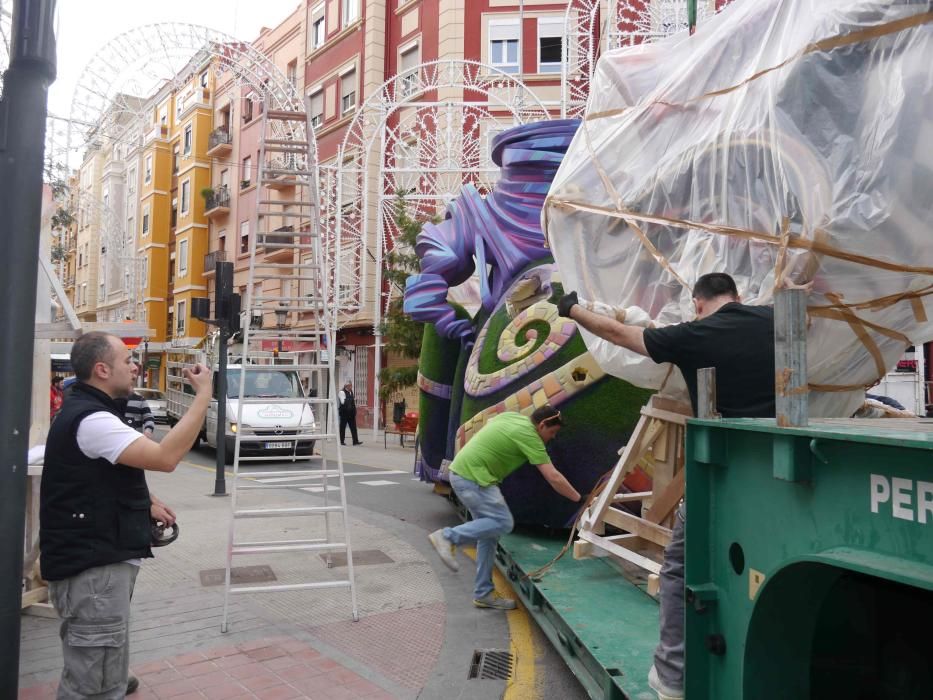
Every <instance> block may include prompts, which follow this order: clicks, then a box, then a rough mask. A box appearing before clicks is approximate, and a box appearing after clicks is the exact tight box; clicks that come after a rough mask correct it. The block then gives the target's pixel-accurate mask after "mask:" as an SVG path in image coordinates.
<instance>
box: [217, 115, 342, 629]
mask: <svg viewBox="0 0 933 700" xmlns="http://www.w3.org/2000/svg"><path fill="white" fill-rule="evenodd" d="M309 99H310V98H309ZM309 99H308V100H306V103H305V111H304V112H296V111H284V110H280V109H270V108H269V104H268V103H266V104H265V105H263V106H264V109H263V114H262V132H261V136H260V143H259V159H258V164H257V165H258V172H257V176H258V181H257V187H256V200H257V201H256V209H255V212H254V217H253V227H252V228H253V235H252V236H250V240H249V274H248V284H247V289H246V299H245V303H244V310H245V311H246V314H245V318H246V320H247V323H245V324H244V325H245V326H246V327H245V328H244V329H243V354H242V359H241V362H240V369H239V387H238V389H239V403H238V406H237V416H236V421H237V428H238V429H237V433H236V447H235V450H234V458H233V479H232V487H231V491H230V507H231V512H230V522H229V530H228V537H227V553H226V572H225V576H224V609H223V621H222V623H221V631H222V632H226V631H227V628H228V622H227V616H228V609H229V600H230V596H231V594H237V593H266V592H275V591H296V590H317V589H327V588H347V589H349V593H350V608H351V615H352V618H353V620H358V619H359V612H358V609H357V601H356V586H355V583H354V574H353V552H352V548H351V546H350V528H349V519H348V516H347V498H346V484H345V481H344V474H343V457H342V453H341V449H340V441H339V440H337V419H336V408H335V407H336V405H337V395H336V392H337V387H336V381H335V374H334V353H333V348H334V347H335V332H334V328H333V319H332V317H331V315H330V309H329V307H328V295H327V292H328V290H327V283H328V281H327V275H326V273H325V270H324V269H323V262H324V256H323V245H322V240H321V231H322V227H321V219H320V202H319V188H318V180H317V159H316V154H315V148H314V145H315V144H314V143H313V141H312V139H313V133H314V132H313V129H312V126H311V123H310V118H309V115H310V102H309ZM260 319H261V323H259V321H260ZM299 353H300V355H301V356H303V358H304V359H302V361H300V362H299V361H297V359H298V357H299ZM286 358H290V359H291V360H295V361H292V362H288V361H287V360H286ZM308 358H310V361H307V359H308ZM271 367H275V368H276V369H287V370H290V371H291V370H296V371H297V372H298V373H299V375H300V376H303V377H307V378H308V379H310V382H311V386H314V387H317V388H318V391H322V392H323V397H320V398H319V397H317V396H309V395H305V392H304V389H303V388H302V387H297V388H296V392H295V396H294V397H292V398H285V399H273V400H270V399H269V398H261V397H252V396H250V393H251V392H250V391H248V384H249V381H250V379H249V378H250V376H251V375H252V376H259V375H260V373H262V372H264V371H265V372H268V371H269V369H270V368H271ZM235 372H236V370H234V373H235ZM234 376H235V374H234ZM270 402H271V403H273V404H274V405H275V406H277V407H278V409H279V410H281V411H282V413H283V415H284V414H285V413H286V412H293V411H301V416H302V418H301V419H300V425H299V426H298V427H297V428H296V429H294V430H291V429H290V430H282V429H278V430H273V431H271V434H266V433H270V431H269V430H259V429H253V428H251V427H249V426H245V425H244V423H243V413H244V407H246V406H250V405H251V404H259V403H263V404H269V403H270ZM309 411H310V412H311V413H312V414H313V416H314V420H313V421H311V420H310V419H308V418H306V417H305V416H306V412H309ZM292 415H294V414H293V413H292ZM324 443H333V445H334V448H335V450H336V455H337V458H336V464H334V463H333V461H330V463H329V460H328V459H327V457H326V456H324V450H323V445H324ZM257 444H258V445H259V448H258V451H260V452H261V451H262V450H263V449H278V450H281V449H283V448H286V449H288V448H289V447H290V451H289V453H288V454H287V455H286V456H285V457H283V459H287V460H290V461H291V462H292V463H293V464H295V468H294V469H288V470H282V469H280V468H279V469H268V470H267V469H262V470H257V471H253V470H252V469H250V470H249V471H248V472H244V471H242V468H243V466H244V465H246V464H250V465H251V466H255V465H256V464H257V462H259V461H261V460H268V459H269V457H267V456H263V455H262V454H259V455H258V456H246V455H244V454H243V452H245V451H247V448H250V447H253V448H255V447H256V446H257ZM312 445H320V446H321V449H320V452H321V456H315V455H314V454H313V452H314V449H313V447H312ZM249 451H250V452H252V451H254V450H249ZM289 477H291V478H289ZM283 478H286V479H287V480H286V481H283V480H282V479H283ZM333 484H336V486H337V491H339V495H338V496H337V497H336V498H335V497H334V494H333V493H331V489H332V488H333ZM296 487H298V488H301V487H317V488H320V490H321V491H320V493H321V498H322V501H323V503H322V505H312V506H301V507H295V506H288V507H280V506H275V507H273V506H272V505H270V502H269V499H268V498H265V499H264V498H263V497H262V496H263V494H265V493H267V492H268V491H270V490H271V491H272V492H273V493H275V492H276V490H278V492H279V493H281V489H295V488H296ZM317 488H316V489H315V490H317ZM246 492H255V494H256V495H255V497H252V498H250V497H248V496H247V493H246ZM247 500H249V503H248V504H247V503H246V501H247ZM256 501H259V502H256ZM282 517H288V518H300V519H302V526H301V529H302V530H307V531H306V532H304V533H303V535H304V536H301V537H298V538H296V539H280V540H262V539H258V540H257V539H253V538H251V537H248V536H247V535H245V531H247V530H248V529H249V528H248V525H247V524H246V523H245V522H243V521H248V520H260V521H265V520H266V519H269V518H282ZM334 518H336V519H338V520H339V521H340V524H341V525H342V533H341V534H342V537H340V538H337V537H335V535H334V529H335V528H334V525H333V523H332V522H331V521H332V519H334ZM321 521H323V536H320V532H319V530H320V529H321ZM315 527H316V528H317V529H318V532H314V531H313V530H314V529H315ZM310 535H318V536H310ZM266 552H268V553H277V554H282V553H293V555H294V556H302V555H310V556H314V555H315V554H322V555H324V559H325V565H326V568H327V569H328V570H329V569H331V567H332V558H331V557H332V555H333V554H334V553H335V552H343V553H345V555H346V571H347V576H346V578H333V577H331V578H327V579H326V580H315V581H303V582H299V583H294V582H293V583H279V584H271V585H233V584H232V583H231V569H232V568H233V561H234V558H236V557H239V556H242V555H255V554H262V553H266Z"/></svg>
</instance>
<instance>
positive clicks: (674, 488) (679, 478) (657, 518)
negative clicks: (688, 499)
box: [644, 468, 687, 525]
mask: <svg viewBox="0 0 933 700" xmlns="http://www.w3.org/2000/svg"><path fill="white" fill-rule="evenodd" d="M686 472H687V470H686V469H683V468H681V469H680V471H678V472H677V473H676V474H674V478H673V479H672V480H671V483H669V484H668V485H667V488H666V489H664V492H663V493H660V494H658V495H657V496H655V498H654V503H652V504H651V508H650V509H649V510H648V513H647V514H645V516H644V518H645V520H647V521H648V522H649V523H654V524H655V525H657V524H659V523H662V522H664V521H665V520H667V518H668V516H669V515H670V514H671V513H672V512H673V511H674V508H676V507H677V504H678V503H680V499H681V498H683V497H684V478H685V477H686Z"/></svg>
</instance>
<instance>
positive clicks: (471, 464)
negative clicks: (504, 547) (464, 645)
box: [428, 405, 580, 610]
mask: <svg viewBox="0 0 933 700" xmlns="http://www.w3.org/2000/svg"><path fill="white" fill-rule="evenodd" d="M562 425H563V423H562V421H561V416H560V411H558V410H557V409H555V408H553V407H551V406H548V405H545V406H542V407H541V408H539V409H537V410H536V411H535V412H534V413H532V414H531V418H529V417H528V416H523V415H522V414H520V413H500V414H499V415H497V416H495V417H493V418H491V419H490V420H489V421H488V422H487V423H486V425H484V426H483V427H482V429H481V430H480V431H479V432H478V433H477V434H476V435H474V436H473V438H472V439H471V440H470V441H469V442H468V443H467V444H466V445H464V446H463V448H462V449H461V450H460V452H458V453H457V456H456V457H455V458H454V461H453V463H452V464H451V465H450V485H451V486H453V489H454V492H455V493H456V494H457V498H459V499H460V502H461V503H463V504H464V505H465V506H466V507H467V508H468V509H469V511H470V515H471V516H472V517H473V519H472V520H470V521H469V522H466V523H464V524H463V525H458V526H457V527H444V528H441V529H440V530H436V531H435V532H432V533H431V534H430V535H429V536H428V538H429V539H430V540H431V544H433V545H434V548H435V549H436V550H437V553H438V554H439V555H440V556H441V559H442V560H443V562H444V563H445V564H446V565H447V566H448V567H450V568H451V569H453V570H454V571H457V570H458V569H459V568H460V565H459V563H458V562H457V559H456V554H457V545H459V544H461V543H462V542H464V541H475V542H476V582H475V584H474V587H473V604H474V605H475V606H476V607H478V608H495V609H497V610H512V609H513V608H514V607H515V601H514V600H511V599H509V598H496V597H495V596H494V595H493V585H492V566H493V562H494V560H495V556H496V544H497V543H498V541H499V535H505V534H506V533H509V532H511V531H512V525H513V524H514V521H513V520H512V513H511V512H510V511H509V507H508V506H507V505H506V503H505V499H504V498H503V497H502V492H501V491H499V484H500V483H501V482H502V480H503V479H505V477H507V476H508V475H509V474H511V473H512V472H514V471H515V470H516V469H518V468H519V467H521V466H522V465H523V464H525V463H526V462H528V463H530V464H534V465H535V466H537V467H538V470H539V471H540V472H541V474H542V476H544V478H545V479H546V480H547V482H548V483H549V484H550V485H551V488H553V489H554V490H555V491H557V493H559V494H560V495H561V496H564V497H565V498H569V499H570V500H571V501H574V502H578V501H580V494H579V492H578V491H577V490H576V489H575V488H574V487H573V486H571V484H570V482H569V481H567V479H566V478H565V477H564V475H563V474H561V473H560V472H559V471H557V469H556V468H555V467H554V465H553V464H552V463H551V458H550V457H548V454H547V451H546V450H545V448H544V445H545V444H546V443H548V442H550V441H551V440H553V439H554V436H555V435H557V432H558V431H559V430H560V428H561V426H562Z"/></svg>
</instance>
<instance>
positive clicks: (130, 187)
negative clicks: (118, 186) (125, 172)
mask: <svg viewBox="0 0 933 700" xmlns="http://www.w3.org/2000/svg"><path fill="white" fill-rule="evenodd" d="M126 189H127V194H135V192H136V168H130V176H129V177H128V178H127V180H126Z"/></svg>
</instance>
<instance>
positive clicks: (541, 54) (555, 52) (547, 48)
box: [538, 17, 564, 73]
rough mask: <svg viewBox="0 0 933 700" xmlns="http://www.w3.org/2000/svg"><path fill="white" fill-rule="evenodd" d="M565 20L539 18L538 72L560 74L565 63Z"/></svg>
mask: <svg viewBox="0 0 933 700" xmlns="http://www.w3.org/2000/svg"><path fill="white" fill-rule="evenodd" d="M563 43H564V20H563V18H558V17H539V18H538V72H539V73H560V67H561V63H562V61H563Z"/></svg>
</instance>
